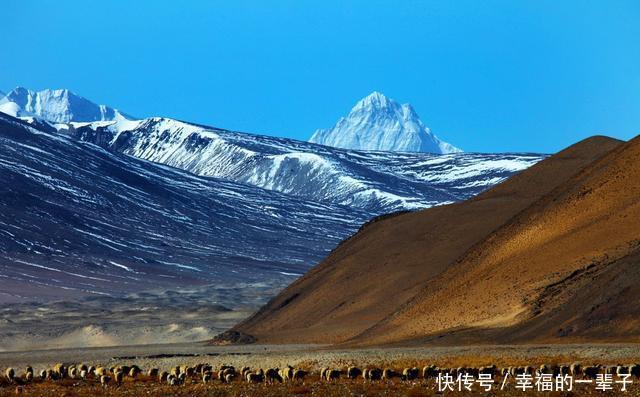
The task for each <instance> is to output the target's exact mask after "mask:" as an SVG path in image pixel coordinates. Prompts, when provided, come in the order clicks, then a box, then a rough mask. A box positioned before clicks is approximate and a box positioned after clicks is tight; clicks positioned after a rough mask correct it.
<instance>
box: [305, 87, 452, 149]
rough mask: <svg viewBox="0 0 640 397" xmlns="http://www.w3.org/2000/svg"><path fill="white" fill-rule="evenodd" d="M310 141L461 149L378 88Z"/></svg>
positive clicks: (341, 145) (352, 146) (345, 146)
mask: <svg viewBox="0 0 640 397" xmlns="http://www.w3.org/2000/svg"><path fill="white" fill-rule="evenodd" d="M309 142H312V143H318V144H321V145H326V146H333V147H338V148H343V149H354V150H378V151H397V152H426V153H436V154H446V153H458V152H461V151H462V150H460V149H458V148H457V147H455V146H453V145H451V144H449V143H447V142H443V141H441V140H440V139H438V138H437V137H436V136H435V135H434V134H433V133H432V132H431V131H430V130H429V128H427V127H426V126H425V125H424V124H423V123H422V121H421V120H420V117H418V114H417V113H416V111H415V110H414V109H413V107H412V106H411V105H410V104H408V103H405V104H402V105H401V104H399V103H398V102H396V101H394V100H393V99H390V98H387V97H385V96H384V95H382V94H381V93H379V92H375V91H374V92H373V93H371V94H370V95H368V96H366V97H364V98H363V99H361V100H360V101H359V102H358V103H356V105H355V106H354V107H353V108H352V109H351V112H349V114H348V115H347V116H346V117H342V118H340V120H338V122H337V123H336V125H335V126H334V127H333V128H330V129H319V130H316V132H315V133H314V134H313V135H312V136H311V138H310V139H309Z"/></svg>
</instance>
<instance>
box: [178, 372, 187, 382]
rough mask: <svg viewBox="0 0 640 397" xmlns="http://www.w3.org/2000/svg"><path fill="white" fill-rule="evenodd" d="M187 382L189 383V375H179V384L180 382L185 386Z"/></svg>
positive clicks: (183, 373)
mask: <svg viewBox="0 0 640 397" xmlns="http://www.w3.org/2000/svg"><path fill="white" fill-rule="evenodd" d="M186 381H187V373H186V372H181V373H180V375H178V382H180V384H184V383H185V382H186Z"/></svg>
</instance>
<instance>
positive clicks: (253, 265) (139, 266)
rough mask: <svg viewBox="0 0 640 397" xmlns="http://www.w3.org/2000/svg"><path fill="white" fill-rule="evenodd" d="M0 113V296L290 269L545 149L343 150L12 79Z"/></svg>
mask: <svg viewBox="0 0 640 397" xmlns="http://www.w3.org/2000/svg"><path fill="white" fill-rule="evenodd" d="M0 110H2V111H3V112H6V114H0V140H1V141H2V148H3V150H2V152H0V173H1V174H2V180H3V181H7V183H3V184H2V186H0V195H1V196H2V199H1V200H0V206H1V207H2V208H1V210H2V211H1V213H0V234H2V235H3V236H4V238H3V239H0V248H1V249H0V267H1V268H2V275H1V276H0V286H1V288H0V291H1V292H0V301H16V300H29V299H40V300H47V299H52V298H64V297H76V296H79V295H96V294H120V293H127V292H132V291H140V290H141V289H144V288H149V287H150V286H152V287H154V288H173V287H180V286H186V285H200V284H210V283H242V282H260V281H261V280H262V281H264V280H275V279H282V278H284V279H292V278H294V277H297V276H299V275H300V274H302V273H304V272H305V271H306V270H307V269H309V268H310V267H311V266H313V265H314V264H316V263H318V261H320V260H321V259H322V258H324V257H325V256H326V255H327V254H328V253H329V252H330V251H331V250H332V249H334V248H335V247H336V246H337V245H338V243H339V242H340V241H342V240H343V239H344V238H346V237H348V236H350V235H351V234H353V233H354V232H356V231H357V230H358V228H359V227H360V226H361V225H362V224H364V223H366V222H367V221H368V220H370V219H371V218H373V217H376V216H378V215H382V214H387V213H391V212H394V211H406V210H417V209H421V208H426V207H431V206H436V205H441V204H446V203H453V202H457V201H460V200H464V199H467V198H470V197H473V196H474V195H476V194H478V193H480V192H482V191H484V190H485V189H487V188H488V187H491V186H493V185H495V184H496V183H499V182H500V181H503V180H505V179H506V178H508V177H509V176H511V175H513V174H514V173H516V172H519V171H521V170H523V169H525V168H527V167H529V166H531V165H533V164H535V163H537V162H538V161H540V160H541V159H543V158H544V157H545V156H542V155H537V154H474V153H454V154H447V155H435V154H429V153H394V152H362V151H354V150H345V149H338V148H332V147H328V146H323V145H318V144H313V143H307V142H300V141H295V140H291V139H284V138H274V137H267V136H260V135H252V134H245V133H239V132H233V131H228V130H223V129H218V128H213V127H207V126H202V125H197V124H193V123H187V122H182V121H178V120H172V119H167V118H157V117H154V118H148V119H142V120H136V119H133V118H132V117H130V116H127V115H126V114H124V113H122V112H120V111H117V110H115V109H113V108H110V107H107V106H102V105H95V104H93V103H92V102H90V101H88V100H86V99H84V98H82V97H80V96H78V95H75V94H73V93H71V92H70V91H67V90H44V91H40V92H33V91H29V90H26V89H23V88H17V89H15V90H13V91H11V92H10V93H9V94H7V96H6V97H4V98H3V99H2V100H1V108H0ZM13 116H16V117H13Z"/></svg>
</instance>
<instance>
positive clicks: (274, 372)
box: [265, 368, 282, 383]
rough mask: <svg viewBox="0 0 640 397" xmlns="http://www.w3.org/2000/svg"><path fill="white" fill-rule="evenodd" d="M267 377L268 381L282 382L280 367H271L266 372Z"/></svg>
mask: <svg viewBox="0 0 640 397" xmlns="http://www.w3.org/2000/svg"><path fill="white" fill-rule="evenodd" d="M265 378H266V380H267V382H269V383H273V382H274V381H279V382H282V378H281V377H280V374H278V368H269V369H267V371H266V372H265Z"/></svg>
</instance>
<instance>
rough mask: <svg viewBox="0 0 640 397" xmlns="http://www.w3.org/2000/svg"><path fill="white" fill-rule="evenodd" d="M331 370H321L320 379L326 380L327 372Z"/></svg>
mask: <svg viewBox="0 0 640 397" xmlns="http://www.w3.org/2000/svg"><path fill="white" fill-rule="evenodd" d="M328 370H329V368H327V367H324V368H322V369H321V370H320V379H326V375H325V374H326V372H327V371H328Z"/></svg>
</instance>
